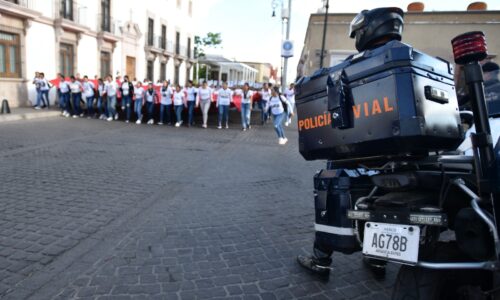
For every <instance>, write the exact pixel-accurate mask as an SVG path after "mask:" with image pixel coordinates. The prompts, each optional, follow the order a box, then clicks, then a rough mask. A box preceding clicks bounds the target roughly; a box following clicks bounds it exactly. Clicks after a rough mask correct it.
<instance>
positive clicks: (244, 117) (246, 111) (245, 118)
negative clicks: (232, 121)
mask: <svg viewBox="0 0 500 300" xmlns="http://www.w3.org/2000/svg"><path fill="white" fill-rule="evenodd" d="M251 112H252V108H251V107H250V103H241V126H243V128H244V129H248V127H250V113H251Z"/></svg>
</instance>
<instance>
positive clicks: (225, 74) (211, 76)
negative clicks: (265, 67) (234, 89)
mask: <svg viewBox="0 0 500 300" xmlns="http://www.w3.org/2000/svg"><path fill="white" fill-rule="evenodd" d="M198 61H199V63H200V65H201V66H206V67H207V72H206V74H207V75H206V78H200V79H205V80H215V81H217V82H219V83H220V82H222V81H226V82H228V83H230V84H231V85H232V84H240V83H242V82H252V83H253V82H256V80H257V70H256V69H254V68H252V67H251V66H249V65H247V64H245V63H241V62H237V61H233V60H230V59H228V58H225V57H223V56H221V55H210V54H206V55H204V56H203V57H200V58H199V59H198Z"/></svg>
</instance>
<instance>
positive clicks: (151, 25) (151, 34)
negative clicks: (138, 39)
mask: <svg viewBox="0 0 500 300" xmlns="http://www.w3.org/2000/svg"><path fill="white" fill-rule="evenodd" d="M154 28H155V21H154V20H153V19H151V18H148V46H153V43H154V36H155V35H154Z"/></svg>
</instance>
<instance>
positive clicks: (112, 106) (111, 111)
mask: <svg viewBox="0 0 500 300" xmlns="http://www.w3.org/2000/svg"><path fill="white" fill-rule="evenodd" d="M115 115H116V95H114V96H108V118H109V117H111V118H113V117H114V116H115Z"/></svg>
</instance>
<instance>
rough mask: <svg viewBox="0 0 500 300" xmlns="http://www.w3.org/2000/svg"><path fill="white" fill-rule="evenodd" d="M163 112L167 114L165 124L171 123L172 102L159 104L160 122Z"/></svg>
mask: <svg viewBox="0 0 500 300" xmlns="http://www.w3.org/2000/svg"><path fill="white" fill-rule="evenodd" d="M164 112H166V115H167V124H170V123H172V104H161V106H160V122H161V123H163V120H164V118H163V117H164V115H165V114H164Z"/></svg>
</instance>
